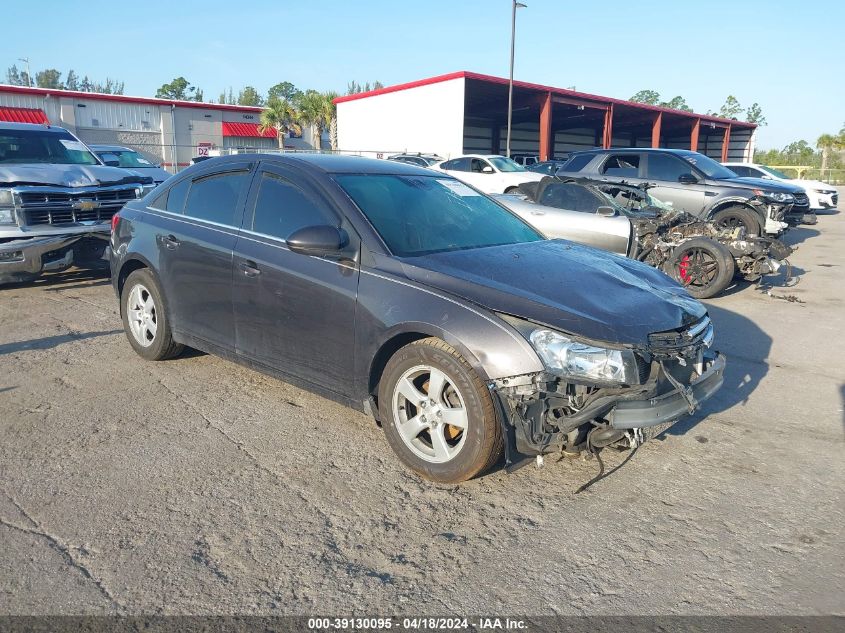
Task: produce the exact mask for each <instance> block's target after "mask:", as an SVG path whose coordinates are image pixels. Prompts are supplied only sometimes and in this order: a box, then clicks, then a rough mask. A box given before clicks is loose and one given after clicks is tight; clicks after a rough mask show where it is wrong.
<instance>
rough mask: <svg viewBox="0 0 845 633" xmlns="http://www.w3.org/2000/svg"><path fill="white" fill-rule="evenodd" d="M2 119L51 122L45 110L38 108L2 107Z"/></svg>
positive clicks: (0, 115)
mask: <svg viewBox="0 0 845 633" xmlns="http://www.w3.org/2000/svg"><path fill="white" fill-rule="evenodd" d="M0 121H8V122H10V123H37V124H38V123H40V124H45V125H49V124H50V120H49V119H48V118H47V115H46V114H44V110H40V109H38V108H0Z"/></svg>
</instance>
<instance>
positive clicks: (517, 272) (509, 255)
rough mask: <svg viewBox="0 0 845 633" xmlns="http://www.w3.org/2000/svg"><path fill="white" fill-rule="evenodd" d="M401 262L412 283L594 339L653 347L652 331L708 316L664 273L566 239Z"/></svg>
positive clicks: (681, 325)
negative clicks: (649, 342) (650, 337)
mask: <svg viewBox="0 0 845 633" xmlns="http://www.w3.org/2000/svg"><path fill="white" fill-rule="evenodd" d="M400 261H401V263H402V267H403V270H404V273H405V275H406V276H407V277H408V278H409V279H412V280H414V281H417V282H420V283H423V284H425V285H427V286H431V287H434V288H439V289H441V290H444V291H446V292H448V293H450V294H452V295H455V296H458V297H462V298H464V299H466V300H469V301H472V302H473V303H476V304H478V305H480V306H483V307H485V308H487V309H489V310H492V311H494V312H502V313H505V314H510V315H513V316H517V317H520V318H523V319H527V320H529V321H534V322H537V323H542V324H545V325H549V326H551V327H554V328H556V329H559V330H561V331H563V332H567V333H570V334H573V335H576V336H581V337H584V338H588V339H592V340H594V341H604V342H607V343H616V344H625V345H634V346H637V347H646V346H647V344H648V335H649V334H650V333H652V332H663V331H667V330H673V329H676V328H680V327H683V326H686V325H688V324H690V323H693V322H695V321H697V320H699V319H700V318H701V317H702V316H704V315H705V314H706V310H705V309H704V306H703V305H701V303H699V302H698V301H696V300H695V299H693V298H692V297H690V296H689V295H688V294H687V293H686V291H685V290H684V289H683V288H682V287H681V286H680V285H678V284H677V283H675V282H674V281H672V280H671V279H670V278H669V277H667V276H666V275H664V274H663V273H661V272H660V271H658V270H656V269H654V268H652V267H650V266H647V265H645V264H642V263H640V262H637V261H633V260H630V259H626V258H624V257H620V256H618V255H614V254H612V253H606V252H604V251H600V250H596V249H593V248H589V247H586V246H580V245H578V244H574V243H572V242H568V241H565V240H543V241H538V242H529V243H524V244H510V245H505V246H492V247H487V248H478V249H469V250H463V251H452V252H448V253H435V254H431V255H423V256H418V257H408V258H403V259H401V260H400Z"/></svg>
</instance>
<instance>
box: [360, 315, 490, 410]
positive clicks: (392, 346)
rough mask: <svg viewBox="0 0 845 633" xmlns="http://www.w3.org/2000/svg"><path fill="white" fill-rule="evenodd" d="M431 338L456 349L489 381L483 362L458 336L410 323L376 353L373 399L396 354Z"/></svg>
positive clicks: (393, 333) (369, 380)
mask: <svg viewBox="0 0 845 633" xmlns="http://www.w3.org/2000/svg"><path fill="white" fill-rule="evenodd" d="M429 337H435V338H439V339H441V340H443V341H445V342H446V343H448V344H449V345H451V346H452V347H454V348H455V349H456V350H457V351H458V353H459V354H460V355H461V356H462V357H463V358H464V359H465V360H466V361H467V362H468V363H469V364H470V366H471V367H472V369H473V370H474V371H475V373H476V374H477V375H478V377H479V378H480V379H481V380H482V381H484V382H486V381H487V380H489V376H488V375H487V371H486V370H485V369H484V366H483V365H482V363H481V361H479V359H478V358H476V356H475V355H474V354H473V353H472V352H470V351H469V349H467V347H466V346H465V345H463V343H461V342H460V341H459V340H458V338H457V337H456V336H454V335H452V334H451V333H450V332H448V331H447V330H444V329H442V328H439V327H437V326H435V325H432V324H429V323H408V324H404V325H403V326H401V327H399V328H394V329H392V330H391V331H389V332H388V333H387V334H386V335H385V337H384V340H383V341H382V343H381V344H380V345H379V346H378V349H377V351H376V353H375V354H374V355H373V356H372V360H371V361H370V369H369V372H368V374H367V394H368V395H369V396H371V397H374V398H378V386H379V383H380V382H381V377H382V375H383V374H384V368H385V367H386V366H387V363H388V361H389V360H390V359H391V358H392V357H393V355H394V354H395V353H396V352H398V351H399V350H400V349H401V348H403V347H405V346H406V345H410V344H411V343H413V342H414V341H418V340H421V339H424V338H429Z"/></svg>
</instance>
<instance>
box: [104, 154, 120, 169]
mask: <svg viewBox="0 0 845 633" xmlns="http://www.w3.org/2000/svg"><path fill="white" fill-rule="evenodd" d="M100 160H101V161H103V162H104V163H105V164H106V165H108V166H109V167H120V158H119V157H118V155H117V154H101V155H100Z"/></svg>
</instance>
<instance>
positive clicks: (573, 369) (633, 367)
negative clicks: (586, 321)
mask: <svg viewBox="0 0 845 633" xmlns="http://www.w3.org/2000/svg"><path fill="white" fill-rule="evenodd" d="M528 340H529V341H530V342H531V345H533V346H534V349H535V350H536V351H537V354H538V355H539V356H540V358H541V359H542V360H543V363H544V364H545V365H546V368H547V369H549V370H550V371H552V372H553V373H556V374H560V375H561V376H569V377H572V378H579V379H582V380H588V381H596V382H612V383H619V384H622V383H626V384H631V383H637V382H639V374H638V372H637V361H636V358H635V357H634V354H633V352H630V351H628V350H618V349H607V348H604V347H594V346H592V345H587V344H586V343H581V342H578V341H574V340H572V339H571V338H569V337H568V336H565V335H564V334H561V333H560V332H555V331H554V330H547V329H542V328H539V329H536V330H534V331H533V332H532V333H531V334H530V335H529V337H528Z"/></svg>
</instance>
